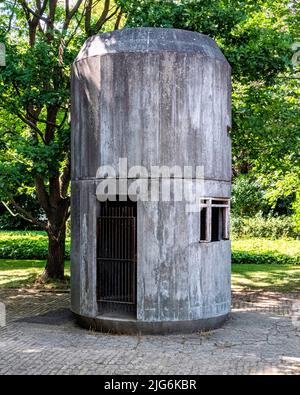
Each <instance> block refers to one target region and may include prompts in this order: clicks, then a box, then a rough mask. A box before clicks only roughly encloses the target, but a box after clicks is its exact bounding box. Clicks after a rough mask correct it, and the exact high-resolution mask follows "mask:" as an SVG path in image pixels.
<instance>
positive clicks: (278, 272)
mask: <svg viewBox="0 0 300 395" xmlns="http://www.w3.org/2000/svg"><path fill="white" fill-rule="evenodd" d="M232 288H233V290H234V291H270V292H300V266H299V265H269V264H267V265H255V264H251V265H246V264H245V265H239V264H237V265H232Z"/></svg>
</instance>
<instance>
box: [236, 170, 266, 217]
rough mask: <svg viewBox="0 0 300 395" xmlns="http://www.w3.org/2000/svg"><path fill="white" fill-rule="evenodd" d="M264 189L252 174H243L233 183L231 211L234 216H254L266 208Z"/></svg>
mask: <svg viewBox="0 0 300 395" xmlns="http://www.w3.org/2000/svg"><path fill="white" fill-rule="evenodd" d="M265 207H266V202H265V201H264V199H263V191H262V190H261V189H260V187H259V185H258V184H257V182H256V181H254V180H253V179H252V178H251V177H250V176H248V175H244V174H241V175H240V176H238V177H237V178H236V179H235V180H234V182H233V185H232V199H231V212H232V214H233V215H234V216H236V217H239V216H242V217H245V216H253V215H255V214H257V213H258V212H259V211H261V210H264V209H265Z"/></svg>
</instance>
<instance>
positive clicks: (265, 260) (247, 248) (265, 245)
mask: <svg viewBox="0 0 300 395" xmlns="http://www.w3.org/2000/svg"><path fill="white" fill-rule="evenodd" d="M232 262H233V263H234V264H238V263H239V264H278V265H280V264H286V265H300V240H291V239H289V240H285V239H280V240H269V239H262V238H260V239H258V238H251V239H241V240H233V241H232Z"/></svg>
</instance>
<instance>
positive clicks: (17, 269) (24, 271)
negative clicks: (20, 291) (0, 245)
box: [0, 259, 70, 289]
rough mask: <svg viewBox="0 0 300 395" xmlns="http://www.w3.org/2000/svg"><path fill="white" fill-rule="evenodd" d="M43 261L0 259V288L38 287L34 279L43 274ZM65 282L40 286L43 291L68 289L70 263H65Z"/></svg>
mask: <svg viewBox="0 0 300 395" xmlns="http://www.w3.org/2000/svg"><path fill="white" fill-rule="evenodd" d="M45 263H46V262H45V261H41V260H13V259H9V260H6V259H0V288H23V287H32V286H37V287H38V286H39V285H36V279H37V278H38V276H40V275H41V274H42V272H43V269H44V267H45ZM65 274H66V281H63V282H61V281H58V282H51V283H50V282H49V283H46V284H43V285H40V287H41V288H44V289H66V288H69V277H70V262H69V261H67V262H66V270H65Z"/></svg>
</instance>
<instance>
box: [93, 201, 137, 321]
mask: <svg viewBox="0 0 300 395" xmlns="http://www.w3.org/2000/svg"><path fill="white" fill-rule="evenodd" d="M136 217H137V207H136V202H132V201H129V200H128V201H125V202H122V201H116V202H111V201H106V202H102V203H100V217H99V218H98V243H97V250H98V251H97V272H98V287H97V293H98V298H97V299H98V307H99V313H100V314H109V315H116V316H118V317H120V315H130V316H136V282H137V280H136V264H137V226H136Z"/></svg>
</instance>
